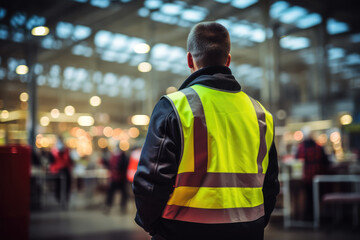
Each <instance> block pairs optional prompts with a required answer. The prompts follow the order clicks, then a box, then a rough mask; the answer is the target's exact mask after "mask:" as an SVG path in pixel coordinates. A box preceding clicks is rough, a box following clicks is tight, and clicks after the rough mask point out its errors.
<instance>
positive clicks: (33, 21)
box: [26, 15, 46, 30]
mask: <svg viewBox="0 0 360 240" xmlns="http://www.w3.org/2000/svg"><path fill="white" fill-rule="evenodd" d="M45 22H46V20H45V18H44V17H40V16H37V15H33V16H31V17H30V18H29V20H28V21H27V22H26V28H27V29H29V30H31V29H33V28H34V27H37V26H43V25H45Z"/></svg>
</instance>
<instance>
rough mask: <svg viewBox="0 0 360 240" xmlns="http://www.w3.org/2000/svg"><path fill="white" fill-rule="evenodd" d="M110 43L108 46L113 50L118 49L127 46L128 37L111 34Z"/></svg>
mask: <svg viewBox="0 0 360 240" xmlns="http://www.w3.org/2000/svg"><path fill="white" fill-rule="evenodd" d="M111 38H112V40H111V45H110V46H109V47H110V48H111V49H113V50H120V49H124V48H127V47H128V43H129V37H127V36H126V35H123V34H114V35H112V37H111Z"/></svg>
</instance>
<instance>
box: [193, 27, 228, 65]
mask: <svg viewBox="0 0 360 240" xmlns="http://www.w3.org/2000/svg"><path fill="white" fill-rule="evenodd" d="M187 49H188V52H190V53H191V55H192V56H193V58H194V60H195V62H196V63H197V64H198V66H199V67H207V66H215V65H225V63H226V61H227V57H228V55H229V53H230V36H229V32H228V31H227V30H226V28H225V27H224V26H223V25H221V24H219V23H216V22H203V23H199V24H197V25H195V26H194V27H193V28H192V29H191V31H190V33H189V36H188V39H187Z"/></svg>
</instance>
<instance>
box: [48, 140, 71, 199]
mask: <svg viewBox="0 0 360 240" xmlns="http://www.w3.org/2000/svg"><path fill="white" fill-rule="evenodd" d="M51 154H52V157H49V160H50V161H51V162H50V165H49V170H50V172H51V173H52V174H55V175H57V176H59V178H58V179H56V185H55V197H56V199H57V201H58V202H61V193H62V189H61V187H62V186H61V180H63V181H64V184H65V196H64V197H65V204H67V203H68V202H69V198H70V190H71V170H72V167H73V161H72V158H71V157H70V150H69V148H68V147H67V146H66V145H65V143H64V139H63V137H62V136H58V137H57V139H56V144H55V147H54V148H53V149H52V150H51Z"/></svg>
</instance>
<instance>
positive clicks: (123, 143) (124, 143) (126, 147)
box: [119, 141, 130, 151]
mask: <svg viewBox="0 0 360 240" xmlns="http://www.w3.org/2000/svg"><path fill="white" fill-rule="evenodd" d="M119 147H120V149H121V150H122V151H127V150H129V148H130V144H129V142H128V141H120V143H119Z"/></svg>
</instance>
